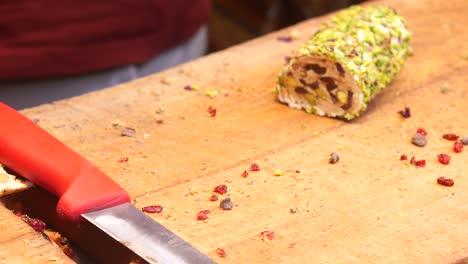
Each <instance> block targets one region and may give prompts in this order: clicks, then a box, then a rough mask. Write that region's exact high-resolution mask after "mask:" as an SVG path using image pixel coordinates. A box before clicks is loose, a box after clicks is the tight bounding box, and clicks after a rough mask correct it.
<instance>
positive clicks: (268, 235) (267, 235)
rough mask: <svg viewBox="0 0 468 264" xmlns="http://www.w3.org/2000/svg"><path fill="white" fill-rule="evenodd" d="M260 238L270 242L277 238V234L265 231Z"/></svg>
mask: <svg viewBox="0 0 468 264" xmlns="http://www.w3.org/2000/svg"><path fill="white" fill-rule="evenodd" d="M260 236H262V238H266V239H268V240H273V238H275V232H273V231H263V232H261V233H260Z"/></svg>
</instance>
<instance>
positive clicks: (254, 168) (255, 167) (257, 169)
mask: <svg viewBox="0 0 468 264" xmlns="http://www.w3.org/2000/svg"><path fill="white" fill-rule="evenodd" d="M259 170H260V166H258V164H257V163H252V165H250V168H249V171H259Z"/></svg>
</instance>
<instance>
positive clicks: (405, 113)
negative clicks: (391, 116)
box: [398, 107, 411, 118]
mask: <svg viewBox="0 0 468 264" xmlns="http://www.w3.org/2000/svg"><path fill="white" fill-rule="evenodd" d="M398 113H399V114H400V115H401V116H402V117H404V118H410V117H411V109H410V108H409V107H405V109H403V110H400V111H398Z"/></svg>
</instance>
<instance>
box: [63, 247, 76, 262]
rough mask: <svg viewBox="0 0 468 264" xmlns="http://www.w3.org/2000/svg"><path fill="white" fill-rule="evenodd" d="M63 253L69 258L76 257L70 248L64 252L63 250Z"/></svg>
mask: <svg viewBox="0 0 468 264" xmlns="http://www.w3.org/2000/svg"><path fill="white" fill-rule="evenodd" d="M63 253H64V254H65V255H67V256H68V257H69V258H71V259H72V258H73V257H75V252H74V251H73V249H71V248H69V247H66V248H65V249H64V250H63Z"/></svg>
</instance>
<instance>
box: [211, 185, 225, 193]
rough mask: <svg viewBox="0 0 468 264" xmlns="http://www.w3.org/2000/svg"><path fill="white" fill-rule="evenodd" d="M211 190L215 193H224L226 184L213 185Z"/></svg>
mask: <svg viewBox="0 0 468 264" xmlns="http://www.w3.org/2000/svg"><path fill="white" fill-rule="evenodd" d="M213 191H214V192H216V193H219V194H225V193H227V186H226V184H221V185H218V186H216V187H214V189H213Z"/></svg>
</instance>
